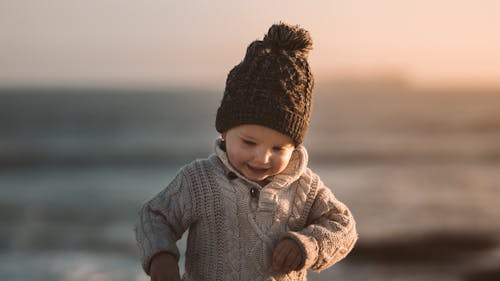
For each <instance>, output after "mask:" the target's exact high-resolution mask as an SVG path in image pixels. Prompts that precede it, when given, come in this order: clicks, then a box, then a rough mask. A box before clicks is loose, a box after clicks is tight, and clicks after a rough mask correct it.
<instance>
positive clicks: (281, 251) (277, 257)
mask: <svg viewBox="0 0 500 281" xmlns="http://www.w3.org/2000/svg"><path fill="white" fill-rule="evenodd" d="M285 257H286V256H285V247H283V245H282V244H278V246H277V247H276V248H275V249H274V252H273V269H274V270H275V271H280V270H281V268H282V266H283V262H284V261H285Z"/></svg>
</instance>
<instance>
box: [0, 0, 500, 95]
mask: <svg viewBox="0 0 500 281" xmlns="http://www.w3.org/2000/svg"><path fill="white" fill-rule="evenodd" d="M280 20H283V21H285V22H288V23H292V24H299V25H301V26H302V27H304V28H306V29H307V30H309V31H310V32H311V35H312V38H313V41H314V50H313V51H312V52H311V55H310V62H311V65H312V67H313V71H314V73H315V75H316V79H317V80H319V81H321V80H322V81H325V80H328V79H331V78H338V77H345V76H347V77H361V78H366V77H368V78H370V77H379V76H382V77H384V76H389V77H392V76H395V77H400V78H403V79H407V80H408V82H409V83H411V84H412V85H415V86H422V87H434V86H437V87H441V86H453V87H469V86H480V87H498V88H500V1H496V0H475V1H473V0H433V1H431V0H419V1H416V0H415V1H411V0H407V1H404V0H378V1H368V0H366V1H359V0H349V1H348V0H345V1H340V0H325V1H293V0H290V1H269V0H267V1H263V0H258V1H229V0H221V1H208V0H199V1H161V0H142V1H131V0H86V1H84V0H73V1H69V0H44V1H38V0H2V1H0V86H12V85H14V86H16V85H18V86H19V85H21V86H40V85H42V86H46V85H49V86H59V85H63V86H105V87H107V86H110V87H168V86H197V87H205V86H206V87H212V88H221V87H223V83H224V81H225V78H226V75H227V72H228V71H229V70H230V69H231V68H232V67H233V66H234V65H235V64H237V63H238V62H239V61H240V60H241V59H242V58H243V55H244V53H245V49H246V46H247V45H248V44H249V43H250V42H251V41H252V40H255V39H261V38H262V36H263V35H264V34H265V33H266V31H267V29H268V27H269V26H270V25H271V24H273V23H275V22H278V21H280Z"/></svg>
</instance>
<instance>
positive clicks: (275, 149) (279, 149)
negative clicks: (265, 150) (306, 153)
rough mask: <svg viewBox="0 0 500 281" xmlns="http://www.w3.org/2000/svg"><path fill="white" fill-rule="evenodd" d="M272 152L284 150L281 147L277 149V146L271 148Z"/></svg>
mask: <svg viewBox="0 0 500 281" xmlns="http://www.w3.org/2000/svg"><path fill="white" fill-rule="evenodd" d="M273 150H274V151H275V152H281V151H283V150H284V148H283V147H279V146H275V147H273Z"/></svg>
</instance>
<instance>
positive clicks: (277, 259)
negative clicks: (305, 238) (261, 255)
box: [273, 238, 304, 273]
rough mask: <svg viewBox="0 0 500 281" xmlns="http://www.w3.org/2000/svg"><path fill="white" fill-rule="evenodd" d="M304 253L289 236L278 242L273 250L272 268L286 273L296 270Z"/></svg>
mask: <svg viewBox="0 0 500 281" xmlns="http://www.w3.org/2000/svg"><path fill="white" fill-rule="evenodd" d="M303 259H304V255H303V253H302V251H301V250H300V248H299V245H297V243H296V242H295V241H293V240H292V239H290V238H285V239H283V240H281V241H279V242H278V245H276V248H274V252H273V269H274V271H278V272H285V273H288V272H290V271H292V270H297V269H298V267H299V266H300V265H301V264H302V261H303Z"/></svg>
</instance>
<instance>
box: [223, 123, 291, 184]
mask: <svg viewBox="0 0 500 281" xmlns="http://www.w3.org/2000/svg"><path fill="white" fill-rule="evenodd" d="M222 137H223V138H224V139H225V141H226V152H227V156H228V159H229V162H230V163H231V165H232V166H233V167H234V168H235V169H236V170H238V172H240V173H241V174H242V175H244V176H245V177H246V178H247V179H249V180H252V181H256V182H260V181H263V180H265V179H266V178H267V177H269V176H274V175H276V174H279V173H281V172H282V171H283V170H285V168H286V167H287V165H288V162H289V161H290V158H291V156H292V152H293V151H294V149H295V145H294V144H293V140H292V139H291V138H290V137H288V136H286V135H284V134H282V133H280V132H278V131H275V130H273V129H270V128H268V127H264V126H260V125H241V126H237V127H234V128H232V129H229V130H228V131H227V132H225V133H223V134H222Z"/></svg>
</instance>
